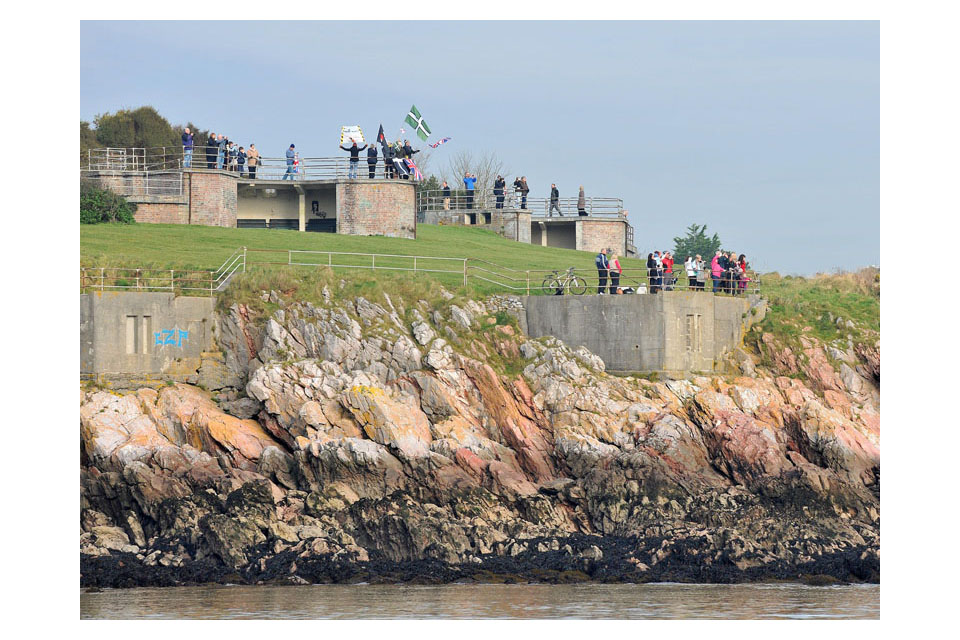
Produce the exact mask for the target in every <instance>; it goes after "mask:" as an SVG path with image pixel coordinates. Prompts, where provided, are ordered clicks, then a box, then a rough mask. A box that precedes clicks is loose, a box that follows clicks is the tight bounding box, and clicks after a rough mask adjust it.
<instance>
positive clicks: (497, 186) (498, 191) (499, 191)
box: [493, 175, 507, 209]
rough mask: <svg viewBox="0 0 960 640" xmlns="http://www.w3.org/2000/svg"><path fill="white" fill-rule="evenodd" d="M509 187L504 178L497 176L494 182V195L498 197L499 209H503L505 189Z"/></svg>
mask: <svg viewBox="0 0 960 640" xmlns="http://www.w3.org/2000/svg"><path fill="white" fill-rule="evenodd" d="M506 186H507V181H506V180H504V179H503V176H499V175H498V176H497V179H496V180H494V181H493V195H495V196H496V197H497V209H503V188H504V187H506Z"/></svg>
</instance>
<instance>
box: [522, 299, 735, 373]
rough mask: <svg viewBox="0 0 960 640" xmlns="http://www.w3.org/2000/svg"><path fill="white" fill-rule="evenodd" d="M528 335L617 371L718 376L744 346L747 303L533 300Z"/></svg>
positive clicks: (528, 314) (528, 313)
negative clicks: (589, 355) (583, 352)
mask: <svg viewBox="0 0 960 640" xmlns="http://www.w3.org/2000/svg"><path fill="white" fill-rule="evenodd" d="M524 308H525V310H526V325H527V333H528V335H530V336H531V337H533V338H539V337H542V336H548V335H549V336H555V337H557V338H559V339H561V340H563V341H564V342H565V343H566V344H567V345H569V346H571V347H578V346H585V347H587V348H588V349H590V351H592V352H593V353H595V354H597V355H598V356H600V357H601V358H602V359H603V361H604V363H605V364H606V366H607V368H608V369H610V370H612V371H638V372H652V371H660V372H667V373H678V374H682V373H686V372H695V371H715V370H717V369H718V368H719V366H720V362H721V360H722V358H723V356H724V355H725V354H726V353H728V352H730V351H732V350H733V349H734V348H736V347H737V346H738V345H739V344H740V339H741V337H742V332H743V328H742V327H743V314H744V313H746V312H747V310H748V309H749V303H748V302H747V300H746V299H744V298H729V297H722V296H714V295H712V294H710V293H694V292H686V291H668V292H663V293H659V294H656V295H653V294H640V295H622V296H610V295H606V296H597V295H585V296H571V295H565V296H527V297H526V298H524Z"/></svg>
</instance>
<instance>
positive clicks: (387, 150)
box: [381, 140, 397, 180]
mask: <svg viewBox="0 0 960 640" xmlns="http://www.w3.org/2000/svg"><path fill="white" fill-rule="evenodd" d="M381 152H382V153H381V155H383V177H384V179H385V180H392V179H393V177H394V173H395V171H396V168H395V167H394V166H393V158H394V157H395V156H396V153H397V152H396V151H395V150H394V148H393V145H392V144H390V143H389V142H387V141H386V140H384V141H383V148H382V149H381Z"/></svg>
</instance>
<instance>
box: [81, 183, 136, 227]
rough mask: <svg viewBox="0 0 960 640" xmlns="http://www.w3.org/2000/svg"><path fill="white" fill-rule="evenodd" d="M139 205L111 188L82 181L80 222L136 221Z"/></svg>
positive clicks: (127, 222)
mask: <svg viewBox="0 0 960 640" xmlns="http://www.w3.org/2000/svg"><path fill="white" fill-rule="evenodd" d="M136 210H137V205H136V204H134V203H132V202H127V200H126V198H124V197H123V196H121V195H117V194H116V193H114V192H113V191H110V190H109V189H103V188H101V187H98V186H97V185H96V184H92V183H90V182H81V183H80V224H97V223H100V222H123V223H126V224H130V223H133V222H135V220H134V218H133V214H134V213H135V212H136Z"/></svg>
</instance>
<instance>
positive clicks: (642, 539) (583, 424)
mask: <svg viewBox="0 0 960 640" xmlns="http://www.w3.org/2000/svg"><path fill="white" fill-rule="evenodd" d="M263 296H264V300H263V301H262V302H263V304H262V305H261V306H262V307H264V308H267V309H269V311H268V312H266V313H264V314H263V315H262V316H261V317H260V318H259V319H257V318H255V317H254V316H255V315H256V314H254V313H253V312H252V311H251V309H250V308H248V307H247V306H245V305H242V304H234V305H233V306H232V307H230V308H229V309H228V310H224V311H223V313H221V314H220V316H219V320H218V325H219V326H218V328H217V339H218V342H219V344H220V345H221V347H222V348H223V358H222V360H216V359H208V360H206V361H205V363H204V366H203V368H202V369H201V371H200V385H198V386H190V385H184V384H176V385H168V386H162V387H160V388H158V389H138V390H130V391H128V392H124V393H118V392H114V391H106V390H97V389H84V390H83V391H82V392H81V403H80V429H81V459H80V464H81V468H80V487H81V513H80V521H81V533H80V552H81V583H82V584H83V585H87V586H134V585H172V584H179V583H191V582H233V583H259V582H274V581H282V582H292V583H311V582H345V581H346V582H350V581H357V582H358V581H367V582H372V581H431V582H444V581H458V580H459V581H472V580H477V581H515V580H537V581H574V580H587V579H593V580H615V581H638V582H639V581H654V580H679V581H700V582H708V581H718V582H728V581H740V580H759V579H778V578H780V579H797V578H798V577H807V578H808V579H815V580H828V579H831V578H832V579H839V580H847V581H857V580H866V581H878V580H879V526H880V521H879V484H880V475H879V470H880V452H879V444H880V427H879V384H880V358H879V343H878V342H877V343H876V344H869V343H857V344H840V343H838V344H830V345H826V344H823V343H821V342H819V341H818V340H816V339H814V338H808V337H803V336H801V341H802V342H801V343H800V346H799V347H797V346H796V345H794V346H793V347H789V346H785V345H784V344H782V343H780V342H778V340H777V339H776V338H775V337H774V336H772V335H763V336H762V337H761V339H760V340H758V341H757V343H758V344H759V345H761V346H760V348H759V350H758V352H757V353H747V352H740V353H739V354H738V357H737V360H736V361H732V362H731V363H730V366H731V373H730V374H729V375H723V376H712V377H696V378H693V379H691V380H671V381H665V382H660V381H650V380H647V379H642V378H636V377H617V376H612V375H608V374H606V373H605V372H604V365H603V362H602V361H601V360H600V359H599V358H597V357H596V356H594V355H593V354H591V353H589V352H588V351H586V350H584V349H580V350H576V351H573V350H571V349H569V348H568V347H566V346H565V345H563V344H562V343H560V342H558V341H556V340H554V339H551V338H546V339H540V340H529V339H527V338H525V337H524V336H523V335H521V334H520V332H519V330H518V328H517V324H516V321H515V320H514V319H513V317H512V316H511V313H512V312H513V310H514V308H515V306H516V304H517V301H516V300H510V299H508V298H500V297H497V298H493V299H489V300H487V301H486V302H485V303H480V302H476V301H469V300H459V299H452V296H450V295H449V294H446V293H444V295H443V296H442V298H440V299H438V300H437V301H435V302H433V303H431V302H427V301H426V300H400V299H399V298H397V297H395V299H391V298H390V297H389V296H383V299H381V300H379V301H373V300H367V299H365V298H363V297H354V298H351V299H338V298H337V297H336V296H335V295H332V294H331V292H330V291H328V290H326V289H325V290H324V297H323V300H322V301H320V302H319V303H318V304H311V303H307V302H296V301H291V300H287V299H285V298H284V297H283V295H281V294H278V293H276V292H270V293H264V294H263ZM761 326H762V325H761ZM811 577H812V578H811ZM828 577H830V578H828Z"/></svg>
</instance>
